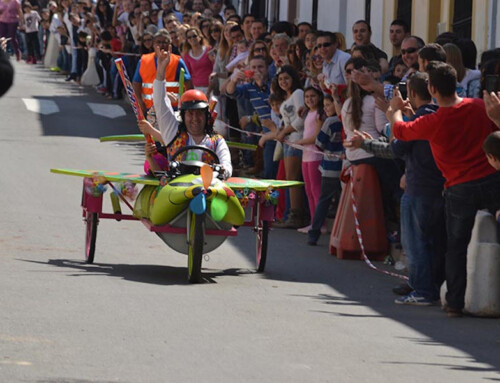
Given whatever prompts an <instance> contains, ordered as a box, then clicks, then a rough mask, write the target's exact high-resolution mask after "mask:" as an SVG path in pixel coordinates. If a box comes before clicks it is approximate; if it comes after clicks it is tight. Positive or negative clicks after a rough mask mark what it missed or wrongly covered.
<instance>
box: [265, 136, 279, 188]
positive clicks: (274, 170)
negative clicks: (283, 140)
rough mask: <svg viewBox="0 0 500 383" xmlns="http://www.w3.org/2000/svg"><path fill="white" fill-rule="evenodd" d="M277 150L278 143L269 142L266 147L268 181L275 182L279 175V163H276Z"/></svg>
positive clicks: (266, 176)
mask: <svg viewBox="0 0 500 383" xmlns="http://www.w3.org/2000/svg"><path fill="white" fill-rule="evenodd" d="M275 148H276V141H274V140H272V141H267V142H266V143H265V145H264V178H265V179H266V180H273V179H275V178H276V174H278V167H279V165H280V162H279V161H274V160H273V157H274V149H275Z"/></svg>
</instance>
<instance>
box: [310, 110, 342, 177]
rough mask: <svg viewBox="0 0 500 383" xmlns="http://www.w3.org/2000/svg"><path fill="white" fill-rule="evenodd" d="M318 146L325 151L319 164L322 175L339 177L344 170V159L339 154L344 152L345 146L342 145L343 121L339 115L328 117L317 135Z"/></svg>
mask: <svg viewBox="0 0 500 383" xmlns="http://www.w3.org/2000/svg"><path fill="white" fill-rule="evenodd" d="M316 146H317V147H318V148H320V149H321V150H323V152H324V155H323V160H322V161H321V164H320V166H319V170H320V172H321V176H322V177H329V178H338V177H339V176H340V172H341V170H342V160H341V159H340V158H339V157H338V156H341V155H342V154H344V146H343V145H342V123H341V122H340V120H339V119H338V117H337V116H333V117H328V118H327V119H326V120H325V122H324V123H323V127H322V128H321V131H320V132H319V133H318V137H316ZM329 154H331V155H332V156H330V155H329Z"/></svg>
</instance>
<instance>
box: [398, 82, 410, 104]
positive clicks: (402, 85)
mask: <svg viewBox="0 0 500 383" xmlns="http://www.w3.org/2000/svg"><path fill="white" fill-rule="evenodd" d="M398 89H399V93H401V97H402V98H403V100H406V97H407V96H408V91H407V89H406V82H405V81H401V82H400V83H398Z"/></svg>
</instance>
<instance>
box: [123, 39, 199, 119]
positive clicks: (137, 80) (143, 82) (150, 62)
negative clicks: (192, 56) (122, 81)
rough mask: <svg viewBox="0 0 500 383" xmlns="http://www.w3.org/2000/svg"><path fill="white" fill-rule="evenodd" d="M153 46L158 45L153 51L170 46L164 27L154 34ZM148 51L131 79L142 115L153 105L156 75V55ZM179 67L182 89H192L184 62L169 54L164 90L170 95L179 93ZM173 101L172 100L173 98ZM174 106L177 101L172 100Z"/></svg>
mask: <svg viewBox="0 0 500 383" xmlns="http://www.w3.org/2000/svg"><path fill="white" fill-rule="evenodd" d="M153 46H154V47H155V48H156V47H159V49H155V52H157V51H159V50H168V49H169V47H170V46H171V40H170V34H169V32H168V31H167V30H166V29H160V30H159V31H158V32H156V34H155V35H154V42H153ZM155 52H153V53H148V54H145V55H142V56H141V59H140V60H139V63H138V64H137V69H136V71H135V74H134V78H133V80H132V86H133V88H134V91H135V93H136V94H137V95H140V97H139V100H138V101H139V105H140V107H141V109H142V112H143V113H144V115H145V116H146V115H147V111H148V110H149V109H150V108H151V107H152V106H153V81H154V79H155V77H156V68H157V61H158V58H157V55H156V53H155ZM181 68H182V69H184V89H186V90H187V89H192V88H193V84H192V82H191V75H190V74H189V71H188V69H187V67H186V64H185V63H184V61H183V60H182V58H181V57H180V56H177V55H174V54H172V55H171V58H170V63H169V64H168V67H167V68H166V71H165V83H166V91H167V92H170V93H171V96H172V95H175V96H177V95H178V94H179V79H180V73H181ZM173 101H174V100H173ZM172 106H173V107H174V108H176V107H177V101H176V100H175V101H174V102H172Z"/></svg>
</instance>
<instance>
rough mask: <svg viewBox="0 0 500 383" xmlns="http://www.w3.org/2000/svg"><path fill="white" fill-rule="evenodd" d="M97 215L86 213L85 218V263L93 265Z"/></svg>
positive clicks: (97, 222)
mask: <svg viewBox="0 0 500 383" xmlns="http://www.w3.org/2000/svg"><path fill="white" fill-rule="evenodd" d="M98 224H99V218H98V216H97V213H90V212H87V216H86V217H85V262H86V263H94V253H95V241H96V238H97V225H98Z"/></svg>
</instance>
